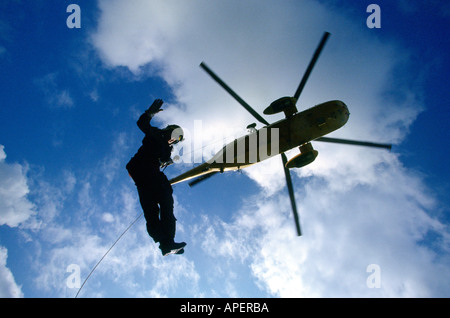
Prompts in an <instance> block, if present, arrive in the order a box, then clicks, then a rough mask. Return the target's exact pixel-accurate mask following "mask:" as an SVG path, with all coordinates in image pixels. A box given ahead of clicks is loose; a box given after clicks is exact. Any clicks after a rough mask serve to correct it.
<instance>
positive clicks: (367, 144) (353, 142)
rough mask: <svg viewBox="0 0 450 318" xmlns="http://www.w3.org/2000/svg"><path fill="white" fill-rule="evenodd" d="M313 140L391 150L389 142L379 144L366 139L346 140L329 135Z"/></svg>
mask: <svg viewBox="0 0 450 318" xmlns="http://www.w3.org/2000/svg"><path fill="white" fill-rule="evenodd" d="M315 141H324V142H333V143H336V144H346V145H355V146H365V147H375V148H385V149H389V150H391V148H392V145H391V144H379V143H374V142H368V141H357V140H348V139H339V138H329V137H320V138H317V139H315Z"/></svg>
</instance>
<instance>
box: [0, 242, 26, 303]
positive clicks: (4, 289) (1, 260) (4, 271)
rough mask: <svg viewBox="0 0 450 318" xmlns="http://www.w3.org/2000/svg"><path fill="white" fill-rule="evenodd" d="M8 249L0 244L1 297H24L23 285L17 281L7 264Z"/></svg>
mask: <svg viewBox="0 0 450 318" xmlns="http://www.w3.org/2000/svg"><path fill="white" fill-rule="evenodd" d="M7 258H8V251H7V249H6V248H5V247H3V246H0V298H17V297H23V293H22V287H21V286H18V285H17V283H16V282H15V279H14V276H13V274H12V273H11V271H10V269H9V268H8V267H7V266H6V260H7Z"/></svg>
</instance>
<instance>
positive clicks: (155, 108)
mask: <svg viewBox="0 0 450 318" xmlns="http://www.w3.org/2000/svg"><path fill="white" fill-rule="evenodd" d="M163 103H164V102H163V100H162V99H155V101H154V102H153V104H152V105H151V106H150V107H149V108H148V109H147V110H146V111H145V113H146V114H147V115H149V116H150V117H153V116H154V115H155V114H156V113H159V112H160V111H162V109H161V106H162V104H163Z"/></svg>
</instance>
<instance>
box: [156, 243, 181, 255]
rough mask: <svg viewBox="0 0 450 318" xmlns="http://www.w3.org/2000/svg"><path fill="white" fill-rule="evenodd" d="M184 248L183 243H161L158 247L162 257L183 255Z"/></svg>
mask: <svg viewBox="0 0 450 318" xmlns="http://www.w3.org/2000/svg"><path fill="white" fill-rule="evenodd" d="M185 246H186V243H185V242H181V243H175V242H173V241H172V242H167V243H166V242H164V243H163V242H161V243H160V245H159V249H160V250H161V253H162V255H163V256H167V255H170V254H183V253H184V247H185Z"/></svg>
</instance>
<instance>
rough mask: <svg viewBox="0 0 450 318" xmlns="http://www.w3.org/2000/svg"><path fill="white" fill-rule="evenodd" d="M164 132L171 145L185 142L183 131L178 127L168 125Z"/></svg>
mask: <svg viewBox="0 0 450 318" xmlns="http://www.w3.org/2000/svg"><path fill="white" fill-rule="evenodd" d="M164 131H165V132H166V134H167V136H168V142H169V144H170V145H175V144H177V143H179V142H180V141H183V140H184V132H183V129H182V128H181V127H180V126H178V125H168V126H167V127H166V128H164Z"/></svg>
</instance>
